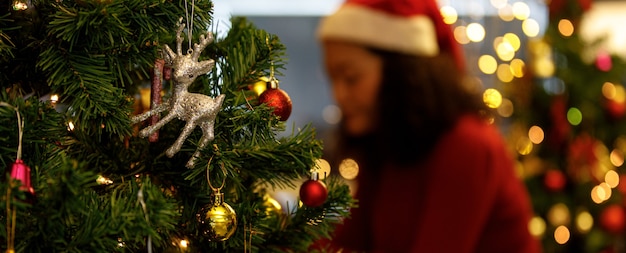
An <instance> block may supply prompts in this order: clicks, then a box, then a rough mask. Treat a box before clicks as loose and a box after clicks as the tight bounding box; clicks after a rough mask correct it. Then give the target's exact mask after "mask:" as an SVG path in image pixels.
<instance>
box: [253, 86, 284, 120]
mask: <svg viewBox="0 0 626 253" xmlns="http://www.w3.org/2000/svg"><path fill="white" fill-rule="evenodd" d="M259 102H260V103H262V104H267V105H268V106H269V107H271V108H274V111H273V113H274V115H276V116H278V117H279V118H280V120H282V121H286V120H287V119H288V118H289V115H291V98H289V95H287V93H286V92H285V91H283V90H281V89H278V88H276V89H267V90H265V91H264V92H263V93H261V95H259Z"/></svg>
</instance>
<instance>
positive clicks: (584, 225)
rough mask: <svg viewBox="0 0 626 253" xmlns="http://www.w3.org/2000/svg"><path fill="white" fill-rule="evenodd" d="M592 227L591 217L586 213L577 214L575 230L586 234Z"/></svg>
mask: <svg viewBox="0 0 626 253" xmlns="http://www.w3.org/2000/svg"><path fill="white" fill-rule="evenodd" d="M592 227H593V216H591V214H590V213H589V212H587V211H582V212H579V213H578V215H576V228H577V229H578V231H579V232H581V233H587V232H589V230H591V228H592Z"/></svg>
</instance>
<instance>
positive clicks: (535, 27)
mask: <svg viewBox="0 0 626 253" xmlns="http://www.w3.org/2000/svg"><path fill="white" fill-rule="evenodd" d="M522 31H524V34H526V36H528V37H531V38H533V37H537V35H539V31H540V27H539V23H538V22H537V20H534V19H532V18H529V19H526V20H524V21H523V22H522Z"/></svg>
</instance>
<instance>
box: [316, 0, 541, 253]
mask: <svg viewBox="0 0 626 253" xmlns="http://www.w3.org/2000/svg"><path fill="white" fill-rule="evenodd" d="M318 36H319V39H320V43H321V45H322V48H323V53H324V61H325V67H326V70H327V74H328V77H329V79H330V82H331V86H332V92H333V95H334V98H335V101H336V103H337V105H338V106H339V107H340V109H341V112H342V121H341V125H340V137H339V140H340V142H339V147H340V148H339V152H340V154H339V155H341V157H342V158H353V159H355V160H357V161H358V163H359V165H360V168H361V170H360V173H359V175H358V177H357V185H358V188H357V193H356V198H357V199H358V200H359V207H358V208H354V209H353V210H351V211H352V217H351V218H349V219H346V220H345V222H344V224H343V225H342V226H340V227H339V228H338V229H337V231H336V234H335V236H334V238H333V239H332V242H331V243H330V245H331V246H332V247H333V248H335V249H337V250H339V249H343V250H344V252H352V251H358V252H445V253H448V252H450V253H463V252H481V253H488V252H507V253H510V252H520V253H521V252H539V251H540V247H539V244H538V241H537V240H536V239H535V238H534V237H532V236H531V235H530V233H529V231H528V222H529V220H530V218H531V215H532V208H531V205H530V202H529V197H528V193H527V191H526V189H525V187H524V185H523V183H522V182H521V180H520V179H519V178H518V177H517V176H516V174H515V171H514V167H513V166H514V164H513V160H512V158H511V156H510V154H509V153H508V151H507V149H506V147H505V144H504V141H503V138H502V136H501V134H500V132H499V131H498V129H497V128H496V127H495V126H494V125H493V124H491V123H490V116H489V111H488V109H487V108H486V107H485V105H484V103H483V102H482V100H481V97H480V96H479V93H478V92H477V88H476V87H473V86H471V85H468V83H471V82H468V81H467V80H471V78H468V77H467V76H466V73H465V70H464V63H463V61H464V60H463V55H462V52H461V50H460V47H459V46H458V44H456V43H455V41H454V39H453V36H452V32H451V28H450V27H449V26H448V25H446V24H445V23H444V22H443V19H442V17H441V15H440V13H439V8H438V6H437V4H436V2H435V1H434V0H386V1H384V0H354V1H353V0H349V1H347V2H346V3H344V4H343V5H342V6H341V7H340V8H339V9H338V10H337V11H336V12H335V13H333V14H332V15H330V16H328V17H326V18H324V19H323V20H322V22H321V23H320V27H319V30H318Z"/></svg>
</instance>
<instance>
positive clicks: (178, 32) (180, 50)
mask: <svg viewBox="0 0 626 253" xmlns="http://www.w3.org/2000/svg"><path fill="white" fill-rule="evenodd" d="M184 29H185V23H183V17H180V18H179V19H178V30H176V52H177V53H178V55H183V37H182V36H180V35H181V34H182V33H183V30H184ZM190 29H191V28H190Z"/></svg>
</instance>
